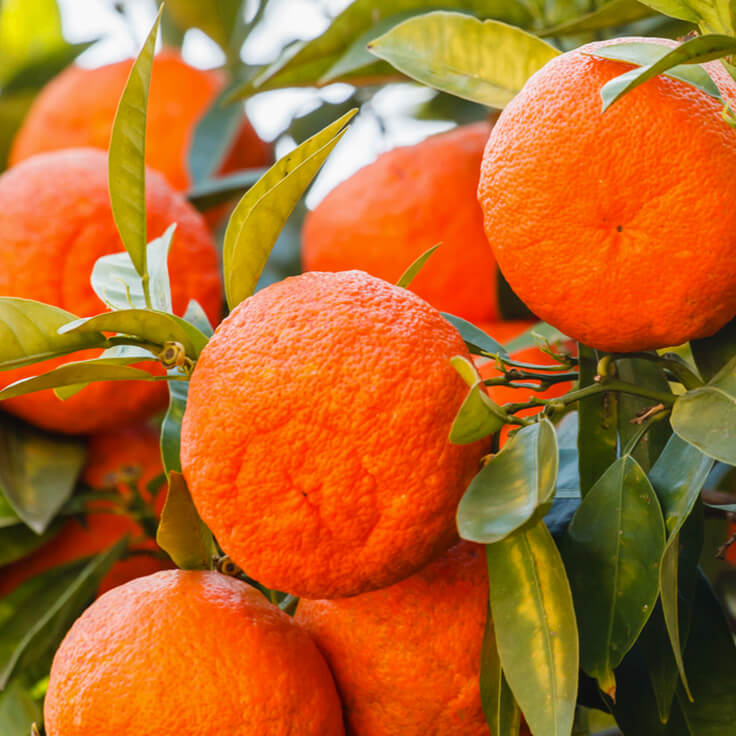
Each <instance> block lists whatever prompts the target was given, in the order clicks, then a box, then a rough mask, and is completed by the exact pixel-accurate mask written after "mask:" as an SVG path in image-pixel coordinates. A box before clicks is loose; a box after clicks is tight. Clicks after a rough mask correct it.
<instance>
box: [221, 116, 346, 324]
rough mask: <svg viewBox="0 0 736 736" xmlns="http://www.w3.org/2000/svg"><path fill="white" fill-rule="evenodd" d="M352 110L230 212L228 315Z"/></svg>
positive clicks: (248, 290) (254, 279)
mask: <svg viewBox="0 0 736 736" xmlns="http://www.w3.org/2000/svg"><path fill="white" fill-rule="evenodd" d="M355 112H356V111H355V110H353V111H351V112H349V113H347V114H346V115H343V116H342V117H341V118H340V119H339V120H336V121H335V122H334V123H332V125H329V126H327V127H326V128H325V129H324V130H322V131H320V132H319V133H317V134H316V135H315V136H312V137H311V138H309V139H308V140H306V141H305V142H304V143H302V144H301V145H300V146H298V147H297V148H295V149H294V150H293V151H292V152H291V153H289V154H287V155H286V156H284V157H283V158H281V159H279V160H278V161H277V162H276V163H275V164H274V165H273V166H272V167H271V168H270V169H269V170H268V171H267V172H266V174H264V176H263V177H262V178H261V179H259V180H258V181H257V182H256V184H254V185H253V187H252V188H251V189H250V190H248V192H247V193H246V194H245V196H244V197H243V198H242V199H241V200H240V202H239V203H238V206H237V207H236V208H235V211H234V212H233V214H232V216H231V217H230V222H229V223H228V226H227V230H226V231H225V243H224V245H223V269H224V280H225V293H226V295H227V302H228V305H229V306H230V309H234V308H235V307H236V306H237V305H238V304H239V303H240V302H241V301H242V300H243V299H245V298H247V297H249V296H250V295H251V294H252V293H253V291H254V290H255V288H256V284H257V283H258V279H259V277H260V275H261V272H262V271H263V268H264V267H265V265H266V261H267V260H268V256H269V254H270V253H271V249H272V248H273V246H274V243H275V242H276V239H277V238H278V235H279V233H280V232H281V229H282V227H283V226H284V223H285V222H286V220H287V219H288V217H289V215H290V214H291V211H292V210H293V209H294V207H295V206H296V204H297V202H298V201H299V199H301V197H302V195H303V194H304V192H305V191H306V189H307V187H308V186H309V185H310V183H311V182H312V179H313V178H314V177H315V175H316V174H317V171H319V169H320V167H321V166H322V164H323V163H324V162H325V160H326V159H327V156H329V154H330V152H331V151H332V149H333V148H334V147H335V146H336V145H337V143H338V141H339V140H340V139H341V138H342V136H343V135H344V133H345V131H346V130H347V128H346V126H347V124H348V122H349V121H350V119H351V118H352V117H353V116H354V115H355Z"/></svg>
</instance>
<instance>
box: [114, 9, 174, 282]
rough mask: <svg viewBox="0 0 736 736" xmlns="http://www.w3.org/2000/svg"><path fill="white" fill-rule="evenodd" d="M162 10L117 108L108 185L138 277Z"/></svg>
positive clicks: (143, 264)
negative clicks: (150, 100)
mask: <svg viewBox="0 0 736 736" xmlns="http://www.w3.org/2000/svg"><path fill="white" fill-rule="evenodd" d="M161 10H162V9H159V12H158V15H157V16H156V20H155V22H154V24H153V27H152V28H151V31H150V33H149V34H148V36H147V38H146V40H145V42H144V44H143V48H142V49H141V52H140V54H138V58H137V59H136V60H135V62H134V63H133V67H132V68H131V70H130V76H129V77H128V81H127V83H126V85H125V89H124V90H123V94H122V97H121V98H120V102H119V104H118V109H117V113H116V114H115V122H114V123H113V126H112V133H111V134H110V149H109V153H108V156H109V163H108V181H109V187H110V203H111V205H112V214H113V217H114V219H115V224H116V225H117V228H118V231H119V232H120V238H121V239H122V241H123V245H125V250H126V251H128V253H129V254H130V259H131V260H132V262H133V265H134V266H135V270H136V271H137V273H138V275H139V276H140V277H141V278H143V279H144V280H145V279H146V278H147V274H148V271H147V268H146V109H147V106H148V89H149V87H150V84H151V71H152V69H153V54H154V51H155V49H156V35H157V33H158V26H159V22H160V20H161Z"/></svg>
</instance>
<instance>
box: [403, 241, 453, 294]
mask: <svg viewBox="0 0 736 736" xmlns="http://www.w3.org/2000/svg"><path fill="white" fill-rule="evenodd" d="M441 245H442V243H437V245H433V246H432V247H431V248H429V249H428V250H425V251H424V253H422V255H420V256H419V258H417V259H416V260H415V261H414V262H413V263H412V264H411V265H410V266H409V268H407V269H406V271H404V273H402V274H401V278H400V279H399V280H398V281H397V282H396V286H401V287H403V288H404V289H408V288H409V286H410V285H411V282H412V281H414V279H415V278H416V276H417V275H418V274H419V272H420V271H421V270H422V268H424V264H425V263H426V262H427V261H428V260H429V259H430V257H431V256H432V254H433V253H434V252H435V251H436V250H437V248H439V247H440V246H441Z"/></svg>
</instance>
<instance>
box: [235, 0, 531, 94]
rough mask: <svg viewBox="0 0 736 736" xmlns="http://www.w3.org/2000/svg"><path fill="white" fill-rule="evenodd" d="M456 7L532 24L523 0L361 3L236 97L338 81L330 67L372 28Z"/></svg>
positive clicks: (289, 51)
mask: <svg viewBox="0 0 736 736" xmlns="http://www.w3.org/2000/svg"><path fill="white" fill-rule="evenodd" d="M453 7H455V8H456V9H458V10H463V11H465V12H468V13H473V14H476V15H479V16H482V17H486V18H497V19H499V20H504V21H507V22H508V23H512V24H514V25H518V26H527V25H529V24H530V23H531V22H532V14H531V13H530V12H529V9H528V8H527V7H526V3H523V2H519V0H490V1H489V0H355V2H352V3H350V5H348V7H347V8H346V9H345V10H343V12H342V13H340V14H339V15H338V16H337V17H336V18H334V19H333V20H332V22H331V23H330V25H329V27H328V28H327V30H326V31H325V32H324V33H323V34H322V35H321V36H319V37H318V38H316V39H313V40H311V41H306V42H303V43H299V44H295V45H294V46H292V47H289V48H287V49H286V50H285V51H284V53H283V54H282V56H281V58H280V59H278V60H277V61H276V62H275V63H273V64H271V65H270V66H268V67H267V68H266V69H265V71H264V72H262V73H261V74H259V75H258V76H257V77H255V78H254V79H252V80H250V81H248V82H246V83H245V84H243V85H242V86H241V87H240V88H239V89H237V90H236V93H235V94H236V95H237V96H239V97H246V96H248V95H250V94H253V93H254V92H256V91H259V92H262V91H265V90H267V89H277V88H279V87H293V86H301V85H304V84H314V83H316V82H317V80H319V79H320V78H322V77H323V76H325V75H327V76H329V77H332V75H329V74H328V72H329V70H330V67H332V66H334V65H335V64H336V63H338V62H339V60H340V59H341V58H343V57H344V56H345V54H346V53H347V52H349V50H350V48H351V46H353V44H355V42H356V40H357V39H359V38H360V39H361V40H364V39H365V40H367V39H368V36H367V35H366V34H369V33H370V31H371V29H372V28H378V29H380V28H381V27H382V24H383V23H384V22H385V20H386V18H393V17H395V16H397V15H401V14H405V13H420V12H424V11H427V10H431V9H436V8H440V9H443V10H447V9H449V8H453ZM377 33H378V31H376V34H377ZM361 71H362V70H361Z"/></svg>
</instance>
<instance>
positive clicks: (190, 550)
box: [156, 470, 217, 570]
mask: <svg viewBox="0 0 736 736" xmlns="http://www.w3.org/2000/svg"><path fill="white" fill-rule="evenodd" d="M156 541H157V542H158V545H159V547H161V549H163V550H164V552H166V554H167V555H169V557H171V559H172V560H173V561H174V564H176V565H177V566H178V567H180V568H182V569H184V570H208V569H211V568H212V559H213V557H214V556H215V554H216V553H217V548H216V547H215V542H214V539H213V538H212V533H211V532H210V530H209V529H208V528H207V527H206V526H205V525H204V523H203V522H202V520H201V519H200V518H199V514H198V513H197V509H196V508H195V507H194V503H193V502H192V497H191V496H190V495H189V489H188V488H187V484H186V482H185V480H184V476H182V474H181V473H178V472H177V471H175V470H171V471H169V492H168V494H167V496H166V504H165V505H164V508H163V511H162V512H161V523H160V524H159V527H158V533H157V534H156Z"/></svg>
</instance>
